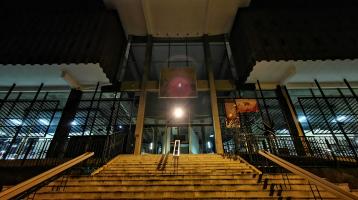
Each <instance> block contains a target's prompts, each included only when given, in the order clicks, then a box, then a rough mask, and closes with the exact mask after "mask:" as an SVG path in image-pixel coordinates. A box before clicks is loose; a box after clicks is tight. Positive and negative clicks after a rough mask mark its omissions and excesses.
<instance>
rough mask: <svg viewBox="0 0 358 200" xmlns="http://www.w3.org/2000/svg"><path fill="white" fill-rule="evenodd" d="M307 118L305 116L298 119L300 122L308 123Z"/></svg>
mask: <svg viewBox="0 0 358 200" xmlns="http://www.w3.org/2000/svg"><path fill="white" fill-rule="evenodd" d="M306 120H307V118H306V117H305V116H299V117H298V121H300V122H301V123H302V122H306Z"/></svg>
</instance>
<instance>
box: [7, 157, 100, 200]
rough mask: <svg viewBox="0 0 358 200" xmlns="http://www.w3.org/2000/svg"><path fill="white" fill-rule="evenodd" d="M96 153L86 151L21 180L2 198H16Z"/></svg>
mask: <svg viewBox="0 0 358 200" xmlns="http://www.w3.org/2000/svg"><path fill="white" fill-rule="evenodd" d="M93 155H94V152H87V153H84V154H82V155H80V156H78V157H76V158H74V159H72V160H69V161H67V162H65V163H63V164H61V165H59V166H57V167H55V168H52V169H50V170H48V171H46V172H44V173H41V174H39V175H37V176H35V177H33V178H31V179H29V180H26V181H24V182H21V183H19V184H17V185H15V186H14V187H11V188H9V189H7V190H5V191H3V192H1V193H0V199H11V198H14V197H16V196H18V195H20V194H21V193H23V192H25V191H27V190H30V189H31V188H33V187H35V186H37V185H39V184H40V183H43V182H45V181H46V180H49V179H50V178H52V177H54V176H56V175H58V174H60V173H62V172H64V171H66V170H67V169H69V168H71V167H73V166H75V165H77V164H79V163H80V162H82V161H84V160H86V159H88V158H90V157H91V156H93Z"/></svg>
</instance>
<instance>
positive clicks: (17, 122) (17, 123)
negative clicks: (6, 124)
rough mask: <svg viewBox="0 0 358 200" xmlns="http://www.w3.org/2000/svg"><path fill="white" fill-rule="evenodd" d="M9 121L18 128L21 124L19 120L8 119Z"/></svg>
mask: <svg viewBox="0 0 358 200" xmlns="http://www.w3.org/2000/svg"><path fill="white" fill-rule="evenodd" d="M10 121H11V122H12V123H13V124H15V125H16V126H20V125H21V124H22V121H21V120H19V119H10Z"/></svg>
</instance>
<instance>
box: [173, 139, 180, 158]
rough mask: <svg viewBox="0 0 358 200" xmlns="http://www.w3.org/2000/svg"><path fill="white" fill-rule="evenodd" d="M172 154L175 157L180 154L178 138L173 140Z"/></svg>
mask: <svg viewBox="0 0 358 200" xmlns="http://www.w3.org/2000/svg"><path fill="white" fill-rule="evenodd" d="M173 156H175V157H179V156H180V140H175V141H174V149H173Z"/></svg>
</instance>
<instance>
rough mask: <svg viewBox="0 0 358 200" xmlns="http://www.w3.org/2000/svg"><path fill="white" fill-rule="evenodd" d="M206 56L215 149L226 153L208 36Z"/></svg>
mask: <svg viewBox="0 0 358 200" xmlns="http://www.w3.org/2000/svg"><path fill="white" fill-rule="evenodd" d="M204 55H205V66H206V70H207V73H208V79H209V88H210V90H209V91H210V103H211V114H212V118H213V124H214V132H215V149H216V153H217V154H222V153H224V149H223V143H222V138H221V126H220V119H219V110H218V102H217V96H216V87H215V79H214V73H213V68H212V60H211V52H210V46H209V41H208V35H204Z"/></svg>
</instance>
